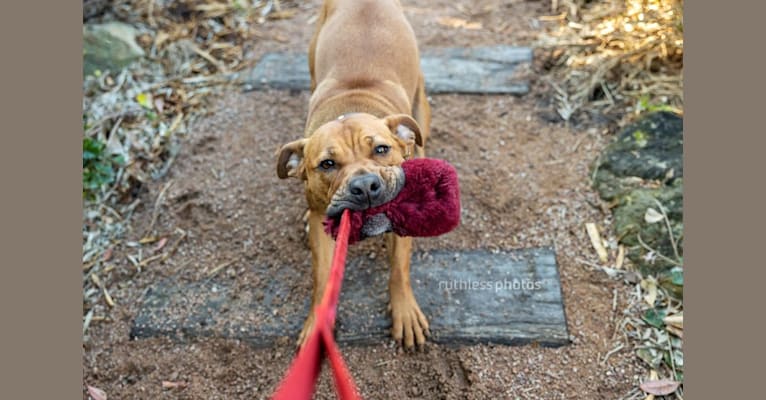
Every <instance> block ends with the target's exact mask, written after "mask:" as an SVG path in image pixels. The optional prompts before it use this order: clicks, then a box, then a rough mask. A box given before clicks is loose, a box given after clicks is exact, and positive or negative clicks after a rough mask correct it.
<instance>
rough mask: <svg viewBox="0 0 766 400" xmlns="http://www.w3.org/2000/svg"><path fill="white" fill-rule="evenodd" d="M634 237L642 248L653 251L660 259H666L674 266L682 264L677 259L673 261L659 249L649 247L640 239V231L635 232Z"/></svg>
mask: <svg viewBox="0 0 766 400" xmlns="http://www.w3.org/2000/svg"><path fill="white" fill-rule="evenodd" d="M636 238H637V239H638V243H639V244H640V245H641V247H643V248H644V249H646V250H648V251H651V252H652V253H654V254H656V255H657V256H658V257H660V258H661V259H663V260H665V261H667V262H669V263H671V264H673V265H675V266H678V267H680V266H682V264H681V263H679V262H678V261H674V260H672V259H670V258H669V257H666V256H665V255H663V254H662V253H660V252H659V251H657V250H655V249H653V248H651V247H650V246H649V245H648V244H646V243H644V241H643V240H641V234H640V233H637V234H636Z"/></svg>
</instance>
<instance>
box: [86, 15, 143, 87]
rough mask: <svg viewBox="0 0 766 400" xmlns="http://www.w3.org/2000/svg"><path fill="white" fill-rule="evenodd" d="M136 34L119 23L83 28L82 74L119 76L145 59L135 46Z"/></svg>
mask: <svg viewBox="0 0 766 400" xmlns="http://www.w3.org/2000/svg"><path fill="white" fill-rule="evenodd" d="M138 33H139V32H138V30H136V29H135V28H134V27H132V26H131V25H128V24H123V23H121V22H108V23H105V24H86V25H83V32H82V36H83V57H84V59H83V74H84V75H92V74H93V73H95V71H97V70H99V71H102V72H105V71H111V72H114V73H116V72H119V71H120V70H122V69H123V68H125V67H127V66H128V65H130V64H131V63H132V62H133V61H136V60H138V59H140V58H141V57H143V56H144V51H143V49H142V48H141V47H140V46H139V45H138V44H137V43H136V40H135V37H136V35H137V34H138Z"/></svg>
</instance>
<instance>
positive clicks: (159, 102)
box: [154, 97, 165, 113]
mask: <svg viewBox="0 0 766 400" xmlns="http://www.w3.org/2000/svg"><path fill="white" fill-rule="evenodd" d="M154 108H156V109H157V111H159V112H160V113H162V111H163V110H164V109H165V100H163V99H162V97H158V98H156V99H154Z"/></svg>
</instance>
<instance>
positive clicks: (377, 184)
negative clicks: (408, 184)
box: [327, 166, 404, 218]
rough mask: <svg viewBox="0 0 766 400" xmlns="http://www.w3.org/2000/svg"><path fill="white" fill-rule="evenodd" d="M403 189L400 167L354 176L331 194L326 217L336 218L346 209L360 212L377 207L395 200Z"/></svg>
mask: <svg viewBox="0 0 766 400" xmlns="http://www.w3.org/2000/svg"><path fill="white" fill-rule="evenodd" d="M403 187H404V170H403V169H402V167H400V166H392V167H385V168H381V169H380V170H379V171H377V172H376V173H371V172H368V173H364V174H357V175H354V176H352V177H351V178H349V179H348V180H346V182H345V184H344V185H342V186H341V187H339V188H338V189H337V190H336V191H335V193H334V194H333V196H332V199H331V200H330V205H329V206H328V207H327V216H328V217H330V218H337V217H340V215H341V214H342V213H343V210H346V209H348V210H352V211H362V210H366V209H368V208H373V207H378V206H380V205H383V204H385V203H388V202H389V201H391V200H393V199H394V198H396V196H397V195H398V194H399V192H400V191H401V190H402V188H403Z"/></svg>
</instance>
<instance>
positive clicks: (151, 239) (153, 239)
mask: <svg viewBox="0 0 766 400" xmlns="http://www.w3.org/2000/svg"><path fill="white" fill-rule="evenodd" d="M157 240H158V239H157V238H156V237H154V236H147V237H145V238H141V240H139V241H138V243H141V244H147V243H154V242H156V241H157Z"/></svg>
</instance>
